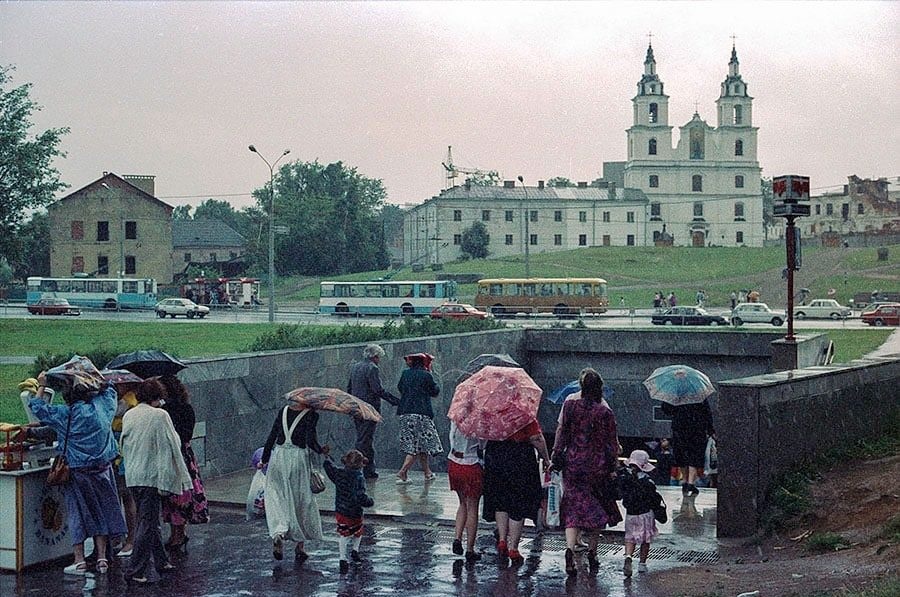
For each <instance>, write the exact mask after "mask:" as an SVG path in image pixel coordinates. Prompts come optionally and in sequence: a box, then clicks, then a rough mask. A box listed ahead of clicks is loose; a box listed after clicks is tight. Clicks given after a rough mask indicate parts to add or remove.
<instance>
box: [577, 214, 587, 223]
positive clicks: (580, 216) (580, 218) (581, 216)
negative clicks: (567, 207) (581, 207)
mask: <svg viewBox="0 0 900 597" xmlns="http://www.w3.org/2000/svg"><path fill="white" fill-rule="evenodd" d="M578 221H579V222H581V223H584V222H587V212H586V211H580V212H578Z"/></svg>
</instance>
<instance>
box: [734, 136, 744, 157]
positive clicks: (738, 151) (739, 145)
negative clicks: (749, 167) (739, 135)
mask: <svg viewBox="0 0 900 597" xmlns="http://www.w3.org/2000/svg"><path fill="white" fill-rule="evenodd" d="M734 155H744V142H743V141H741V140H740V139H738V140H737V141H735V142H734Z"/></svg>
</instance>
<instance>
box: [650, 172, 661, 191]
mask: <svg viewBox="0 0 900 597" xmlns="http://www.w3.org/2000/svg"><path fill="white" fill-rule="evenodd" d="M648 183H649V184H650V188H651V189H658V188H659V175H657V174H651V175H650V180H649V181H648Z"/></svg>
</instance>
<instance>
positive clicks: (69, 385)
mask: <svg viewBox="0 0 900 597" xmlns="http://www.w3.org/2000/svg"><path fill="white" fill-rule="evenodd" d="M105 381H106V380H104V379H103V376H102V375H100V371H99V370H98V369H97V367H96V366H95V365H94V363H92V362H91V360H90V359H89V358H87V357H82V356H79V355H77V354H76V355H75V356H73V357H72V358H71V359H69V360H68V361H66V362H65V363H63V364H62V365H57V366H56V367H53V368H52V369H48V370H47V382H48V383H49V384H50V386H51V387H54V388H55V389H57V390H61V391H62V392H63V393H64V394H66V393H68V392H71V391H72V390H75V389H80V390H83V391H87V392H96V391H98V390H100V388H102V387H103V384H104V382H105Z"/></svg>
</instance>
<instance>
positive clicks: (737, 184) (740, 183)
mask: <svg viewBox="0 0 900 597" xmlns="http://www.w3.org/2000/svg"><path fill="white" fill-rule="evenodd" d="M734 188H736V189H743V188H744V177H743V176H741V175H740V174H738V175H737V176H735V177H734Z"/></svg>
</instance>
